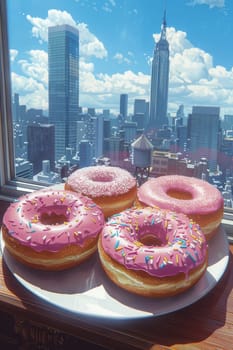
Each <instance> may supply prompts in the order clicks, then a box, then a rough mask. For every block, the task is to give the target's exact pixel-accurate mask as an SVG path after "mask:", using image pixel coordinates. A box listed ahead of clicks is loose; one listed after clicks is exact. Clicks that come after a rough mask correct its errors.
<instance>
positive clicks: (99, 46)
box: [26, 9, 107, 58]
mask: <svg viewBox="0 0 233 350" xmlns="http://www.w3.org/2000/svg"><path fill="white" fill-rule="evenodd" d="M26 18H27V20H28V21H29V22H30V23H31V24H32V35H33V36H34V37H36V38H37V39H38V40H39V41H40V42H47V41H48V27H50V26H55V25H59V24H69V25H71V26H73V27H75V28H77V29H78V30H79V40H80V54H81V55H83V56H95V57H97V58H104V57H106V56H107V50H106V49H105V47H104V44H103V43H102V42H101V41H100V40H99V39H98V38H97V37H96V36H95V35H94V34H93V33H91V32H90V30H89V29H88V26H87V25H86V24H85V23H76V22H75V20H74V19H73V17H72V16H71V15H70V14H69V13H68V12H66V11H60V10H55V9H52V10H49V11H48V17H47V18H39V17H32V16H30V15H27V17H26Z"/></svg>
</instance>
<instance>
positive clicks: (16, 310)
mask: <svg viewBox="0 0 233 350" xmlns="http://www.w3.org/2000/svg"><path fill="white" fill-rule="evenodd" d="M232 254H233V246H232V245H231V246H230V262H229V265H228V268H227V270H226V272H225V274H224V275H223V277H222V279H221V280H220V282H219V283H218V284H217V286H216V287H215V288H214V289H213V290H212V291H211V292H210V293H209V294H208V295H206V296H205V297H204V298H202V299H201V300H199V301H198V302H196V303H195V304H193V305H191V306H188V307H186V308H185V309H182V310H179V311H176V312H173V313H170V314H167V315H164V316H160V317H149V318H143V319H136V320H127V321H126V320H123V321H122V320H113V321H110V320H109V319H108V320H105V319H91V318H88V317H84V316H77V315H75V314H73V313H69V312H67V311H63V310H61V309H58V308H56V307H54V306H52V305H50V304H48V303H46V302H44V301H42V300H40V299H39V298H37V297H36V296H34V295H33V294H32V293H30V292H29V291H28V290H26V289H25V288H24V287H23V286H22V285H20V284H19V283H18V282H17V280H16V279H15V278H14V276H13V275H12V274H11V272H10V271H9V269H8V267H7V266H6V263H5V262H4V260H3V259H2V258H1V257H0V262H1V263H0V344H1V348H2V349H4V350H5V349H44V350H45V349H46V350H48V349H53V350H59V349H69V350H71V349H86V348H88V349H96V350H97V349H111V350H115V349H120V350H123V349H129V350H130V349H144V350H149V349H150V350H157V349H159V350H160V349H161V350H162V349H173V350H180V349H188V350H197V349H204V350H205V349H206V350H212V349H213V350H221V349H227V350H229V349H233V290H232V286H233V259H232ZM3 345H4V346H3ZM87 345H88V346H87Z"/></svg>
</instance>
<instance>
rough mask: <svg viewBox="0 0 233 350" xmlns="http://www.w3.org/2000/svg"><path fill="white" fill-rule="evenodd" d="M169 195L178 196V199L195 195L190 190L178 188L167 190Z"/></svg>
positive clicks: (190, 197) (185, 198)
mask: <svg viewBox="0 0 233 350" xmlns="http://www.w3.org/2000/svg"><path fill="white" fill-rule="evenodd" d="M167 195H168V196H169V197H172V198H176V199H184V200H189V199H193V196H192V194H191V193H190V192H187V191H184V190H178V189H169V190H168V191H167Z"/></svg>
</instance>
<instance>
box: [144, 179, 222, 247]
mask: <svg viewBox="0 0 233 350" xmlns="http://www.w3.org/2000/svg"><path fill="white" fill-rule="evenodd" d="M137 195H138V200H139V203H140V204H142V205H145V206H158V207H159V208H162V209H168V210H171V211H176V212H178V213H184V214H186V215H187V216H188V217H189V218H191V219H192V220H193V221H195V222H196V223H198V224H199V225H200V227H201V229H202V231H203V233H204V234H205V235H206V238H207V240H209V239H210V238H211V237H212V236H213V235H214V234H215V233H216V232H217V230H218V228H219V225H220V223H221V220H222V217H223V209H224V202H223V197H222V195H221V193H220V191H219V190H218V189H217V188H216V187H214V186H213V185H211V184H209V183H208V182H207V181H204V180H201V179H197V178H195V177H188V176H182V175H165V176H160V177H158V178H151V179H149V180H147V181H146V182H145V183H144V184H142V185H141V186H140V187H139V189H138V194H137Z"/></svg>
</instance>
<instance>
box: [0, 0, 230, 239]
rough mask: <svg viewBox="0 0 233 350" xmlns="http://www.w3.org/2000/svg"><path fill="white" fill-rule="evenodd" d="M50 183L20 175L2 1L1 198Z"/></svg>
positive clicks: (227, 224)
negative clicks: (18, 176) (17, 175)
mask: <svg viewBox="0 0 233 350" xmlns="http://www.w3.org/2000/svg"><path fill="white" fill-rule="evenodd" d="M46 186H48V184H43V183H38V182H32V181H31V180H27V179H20V178H17V179H16V174H15V165H14V146H13V128H12V104H11V79H10V60H9V47H8V21H7V5H6V0H1V1H0V200H4V201H8V202H13V201H14V200H16V199H17V198H18V197H19V196H20V195H22V194H26V193H28V192H32V191H34V190H37V189H40V188H44V187H46ZM222 223H223V227H224V229H225V231H226V233H227V236H228V239H229V242H230V243H233V209H231V208H225V209H224V217H223V220H222Z"/></svg>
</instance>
